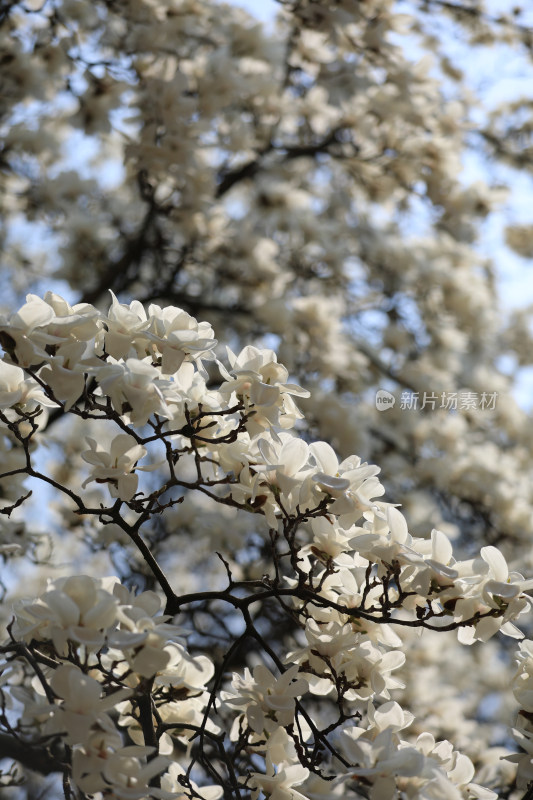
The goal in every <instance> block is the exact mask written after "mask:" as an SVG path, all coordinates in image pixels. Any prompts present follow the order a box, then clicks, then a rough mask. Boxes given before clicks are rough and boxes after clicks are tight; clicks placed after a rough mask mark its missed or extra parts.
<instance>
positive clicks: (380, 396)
mask: <svg viewBox="0 0 533 800" xmlns="http://www.w3.org/2000/svg"><path fill="white" fill-rule="evenodd" d="M395 402H396V398H395V397H394V395H393V394H391V393H390V392H387V390H386V389H378V390H377V392H376V408H377V410H378V411H388V410H389V409H390V408H392V407H393V406H394V404H395Z"/></svg>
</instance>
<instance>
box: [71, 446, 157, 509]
mask: <svg viewBox="0 0 533 800" xmlns="http://www.w3.org/2000/svg"><path fill="white" fill-rule="evenodd" d="M87 442H88V444H89V446H90V450H84V451H83V452H82V454H81V457H82V458H83V460H84V461H87V462H88V463H89V464H92V465H93V469H92V471H91V475H90V476H89V477H88V478H87V480H85V481H84V482H83V484H82V487H83V488H85V486H87V484H88V483H91V482H92V481H96V482H97V483H107V485H108V487H109V492H110V494H111V497H120V499H121V500H125V501H127V500H131V498H132V497H133V496H134V494H135V492H136V491H137V485H138V482H139V478H138V476H137V475H136V474H135V472H134V470H136V469H138V470H144V471H146V470H153V469H156V468H157V467H158V466H159V465H158V464H150V465H148V466H145V467H138V466H137V462H138V461H139V460H140V459H141V458H144V456H145V455H146V452H147V451H146V448H145V447H143V446H142V445H140V444H137V442H136V441H135V439H134V438H133V437H132V436H129V435H128V434H127V433H119V434H117V435H116V436H115V437H114V438H113V439H112V440H111V442H110V444H109V445H108V447H104V446H103V445H102V444H100V443H99V442H96V441H95V440H94V439H91V438H90V437H87Z"/></svg>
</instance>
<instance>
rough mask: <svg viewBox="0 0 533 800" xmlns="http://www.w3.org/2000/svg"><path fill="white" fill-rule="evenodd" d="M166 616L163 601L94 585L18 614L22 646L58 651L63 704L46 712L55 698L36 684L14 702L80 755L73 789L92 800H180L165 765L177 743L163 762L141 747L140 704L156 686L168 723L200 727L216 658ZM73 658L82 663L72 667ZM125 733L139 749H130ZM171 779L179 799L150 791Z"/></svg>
mask: <svg viewBox="0 0 533 800" xmlns="http://www.w3.org/2000/svg"><path fill="white" fill-rule="evenodd" d="M160 610H161V603H160V600H159V598H158V596H157V595H156V594H155V593H154V592H150V591H147V592H143V593H142V594H139V595H135V594H133V593H132V592H129V591H128V590H127V589H126V588H125V587H124V586H122V585H121V584H120V583H119V581H118V579H117V578H100V579H95V578H89V577H87V576H84V575H78V576H73V577H71V578H60V579H56V580H53V581H50V582H49V585H48V588H47V591H46V592H45V593H44V594H43V595H41V597H39V598H38V599H37V600H35V601H34V600H27V601H25V600H22V601H19V602H18V603H17V605H16V608H15V621H14V626H13V630H12V634H13V636H14V637H15V638H16V639H17V640H19V641H22V642H28V643H30V642H36V643H38V646H43V645H45V644H46V645H47V646H49V647H50V646H51V647H52V648H53V652H54V655H55V658H56V659H57V660H56V664H55V665H54V667H53V668H52V669H50V668H49V669H48V670H45V675H46V677H47V680H48V685H49V688H50V690H51V691H52V692H53V695H52V696H55V701H54V702H52V703H50V702H46V700H49V699H50V697H49V694H48V693H46V698H45V697H44V696H43V694H44V691H43V686H42V685H39V684H38V683H37V684H36V683H35V682H34V690H35V693H33V694H28V692H27V691H26V690H17V689H14V690H13V693H14V696H15V697H16V698H17V699H18V700H19V701H21V702H23V703H24V706H25V710H24V719H25V721H26V722H27V723H30V722H32V723H34V724H37V725H38V727H40V728H41V729H42V732H43V734H44V735H60V736H61V737H62V739H63V740H64V741H65V743H66V744H68V745H69V746H70V747H71V748H72V774H73V779H74V782H75V783H76V785H77V786H78V787H79V788H80V789H81V790H82V791H83V792H88V793H90V794H93V793H96V792H100V791H102V790H104V789H105V790H109V789H112V791H113V792H114V796H115V797H117V798H119V800H141V798H145V797H146V796H147V794H148V793H150V796H151V797H158V798H175V797H176V794H175V791H172V790H170V789H171V788H172V789H173V790H176V789H177V786H176V782H175V779H173V778H172V775H171V774H169V773H168V767H169V766H170V764H171V761H170V759H169V758H168V755H164V754H169V753H171V752H172V749H173V745H172V742H171V741H170V739H169V737H168V736H166V737H163V739H162V741H161V742H160V744H159V753H160V755H156V757H153V756H154V749H155V748H154V747H153V746H146V745H145V743H144V740H143V737H142V735H141V736H140V741H139V732H138V725H139V723H138V719H136V718H135V717H133V716H131V704H130V699H131V698H133V697H135V696H136V695H137V694H138V693H139V692H141V691H142V686H143V683H146V681H149V682H150V685H152V686H155V687H157V689H158V692H159V701H158V702H159V703H160V704H162V705H163V708H162V712H161V713H162V716H163V718H164V720H165V722H167V723H175V724H176V725H179V724H180V723H185V724H186V725H191V724H192V725H196V726H199V725H200V724H201V722H202V717H203V713H204V711H205V705H206V702H207V697H208V694H207V692H206V684H207V683H208V682H209V680H210V679H211V678H212V676H213V671H214V667H213V664H212V662H211V661H210V660H209V658H208V657H207V656H204V655H200V656H196V657H194V656H192V655H191V654H190V653H189V652H188V650H187V647H186V644H185V638H184V637H185V632H184V631H183V630H182V629H181V628H179V627H177V626H175V625H173V624H172V623H171V622H170V620H169V617H168V615H164V614H161V613H160ZM73 652H76V653H77V659H76V662H75V663H71V661H70V660H69V659H71V657H72V653H73ZM112 711H114V712H115V718H112V717H111V716H110V713H109V712H112ZM117 712H118V713H119V716H118V726H119V727H118V728H117V724H116V713H117ZM121 727H122V728H124V729H125V730H127V731H128V735H129V738H130V739H132V740H133V741H134V742H136V744H124V736H123V734H121V732H120V728H121ZM186 740H187V737H186V736H185V741H186ZM147 757H148V761H147ZM162 772H165V773H167V774H166V778H165V780H166V785H167V786H168V787H169V790H162V789H157V788H150V789H149V788H148V787H149V784H150V780H151V779H152V778H153V777H154V776H155V775H160V774H161V773H162Z"/></svg>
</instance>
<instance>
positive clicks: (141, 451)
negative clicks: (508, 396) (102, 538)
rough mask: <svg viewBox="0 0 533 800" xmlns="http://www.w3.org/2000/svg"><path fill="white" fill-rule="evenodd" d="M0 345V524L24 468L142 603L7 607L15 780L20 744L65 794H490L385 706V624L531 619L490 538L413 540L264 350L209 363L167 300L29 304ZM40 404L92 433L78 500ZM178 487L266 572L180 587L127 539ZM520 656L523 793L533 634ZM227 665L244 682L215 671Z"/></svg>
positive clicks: (490, 625)
mask: <svg viewBox="0 0 533 800" xmlns="http://www.w3.org/2000/svg"><path fill="white" fill-rule="evenodd" d="M0 335H1V337H2V342H3V346H4V349H5V351H6V356H5V359H4V361H2V362H1V363H0V385H1V389H2V391H1V393H0V406H1V411H0V421H1V423H2V426H3V428H2V435H3V439H2V441H3V449H4V464H3V470H2V476H1V477H2V481H3V484H4V482H5V485H7V487H9V488H8V489H7V490H6V493H8V494H11V495H13V496H14V497H18V499H17V500H15V502H14V503H13V504H11V505H10V506H7V507H5V508H4V513H5V514H7V515H8V516H10V514H11V512H12V511H13V510H14V509H15V508H16V507H17V506H18V505H20V504H24V502H25V500H26V497H27V496H26V497H25V496H24V495H23V491H24V490H23V487H22V486H21V483H22V480H23V479H24V478H25V477H26V476H31V477H32V478H34V479H37V480H39V481H43V482H45V483H48V484H49V485H51V486H53V488H54V489H55V490H56V491H57V492H58V493H60V495H62V497H63V499H64V501H65V505H66V506H67V507H68V508H69V509H71V513H73V514H74V515H77V516H79V517H83V519H84V520H85V521H86V523H87V524H88V525H89V526H91V527H93V528H94V529H98V528H100V527H101V528H102V529H103V530H104V531H105V529H106V528H109V527H112V529H113V533H112V536H115V535H116V533H117V532H118V533H119V534H121V535H122V536H123V537H125V538H126V539H127V540H129V541H130V542H131V544H132V545H133V547H134V548H135V550H136V552H137V555H138V557H139V558H140V559H142V561H143V562H144V564H145V566H146V569H147V570H148V571H149V573H150V574H151V577H152V582H153V585H154V586H155V587H157V589H158V590H159V592H157V591H153V590H148V591H144V592H135V591H132V590H130V589H128V588H127V587H126V586H124V585H122V584H121V582H120V580H119V578H117V577H104V578H101V577H97V578H96V577H89V576H88V575H69V576H68V577H60V578H55V579H54V578H52V579H50V580H49V582H48V585H47V588H46V590H45V591H44V592H43V593H42V594H41V595H40V596H38V597H31V598H28V599H25V598H24V599H21V600H19V601H18V602H17V603H16V605H15V609H14V619H13V620H12V622H10V624H9V625H8V628H7V632H8V641H7V642H6V644H5V645H4V646H3V647H2V648H1V652H2V654H3V656H4V667H3V673H2V678H3V681H2V698H3V702H2V707H3V715H2V718H1V723H2V725H3V727H4V729H5V735H6V737H8V744H7V746H8V749H9V750H11V752H12V753H13V755H16V756H18V757H19V758H20V759H21V760H22V761H23V762H26V763H29V765H30V766H31V760H30V759H31V755H28V752H29V753H30V754H31V752H32V750H33V749H36V750H37V753H38V758H39V760H40V761H41V762H43V763H44V764H45V765H46V768H47V769H56V770H60V771H62V773H63V789H64V793H65V796H66V797H67V798H70V797H87V796H91V797H94V796H98V797H106V796H110V797H116V798H124V800H141V798H147V797H150V798H168V799H169V800H170V798H176V797H203V798H217V797H222V796H223V795H226V796H227V797H245V796H248V795H249V793H250V792H252V795H253V796H254V797H257V796H259V794H260V793H262V795H263V796H265V797H272V798H280V799H281V800H283V799H284V798H287V800H289V798H305V797H311V798H312V797H322V796H326V797H330V796H331V797H334V796H344V795H345V794H353V795H354V796H359V797H369V798H374V799H375V800H379V799H380V798H394V797H400V796H401V797H412V798H442V800H447V799H448V798H480V800H481V799H482V798H485V800H489V799H490V798H496V797H497V794H496V793H494V792H493V791H491V790H489V789H485V788H483V787H482V786H480V785H478V784H477V783H474V782H473V779H474V772H475V770H474V766H473V763H472V761H471V759H470V758H469V757H468V756H467V755H465V754H463V753H461V752H460V751H458V750H456V749H454V745H453V743H452V742H450V741H447V740H445V739H444V740H440V741H439V740H437V739H436V738H435V736H434V735H433V732H432V731H431V730H425V729H424V721H423V720H419V721H418V724H419V725H421V728H422V732H420V733H419V734H418V736H411V735H409V734H405V733H404V729H406V728H410V727H411V726H412V725H413V723H414V715H413V713H412V712H411V711H409V710H408V709H406V708H404V707H402V704H401V703H400V702H398V701H397V700H394V699H393V698H392V694H394V693H395V690H397V689H401V688H402V686H403V682H402V680H401V678H400V677H399V672H400V671H401V668H402V667H403V665H404V663H405V662H406V659H407V657H408V652H407V654H406V647H405V644H406V643H405V641H404V639H403V638H402V635H401V632H402V630H403V629H407V630H412V629H418V630H420V631H423V630H424V629H426V630H430V631H433V632H435V633H445V632H447V631H457V634H458V638H459V641H460V642H463V643H466V644H471V643H472V642H474V641H482V642H486V641H487V640H489V639H490V638H491V637H492V636H493V635H494V634H495V633H497V632H498V631H501V632H502V633H504V634H507V635H509V636H512V637H520V636H521V634H520V631H519V630H518V629H517V628H516V627H515V625H514V622H513V621H514V620H516V619H517V618H518V617H520V616H521V615H522V614H524V612H528V611H529V610H530V607H531V601H530V599H529V598H528V596H527V594H526V591H527V589H528V588H530V587H533V580H530V581H527V580H524V578H523V576H522V575H520V574H519V573H516V572H509V569H508V566H507V563H506V560H505V558H504V556H503V555H502V553H501V552H500V550H498V549H497V548H496V547H494V546H490V545H489V546H485V547H483V548H481V551H480V554H479V556H477V557H476V558H473V559H468V560H461V559H459V560H457V559H456V558H455V557H454V555H453V550H452V545H451V543H450V541H449V539H448V537H447V536H446V535H445V534H444V533H443V532H441V531H438V530H433V531H432V532H431V536H430V537H427V538H420V537H414V536H412V535H410V534H409V532H408V527H407V524H406V521H405V518H404V517H403V515H402V513H401V512H400V511H399V510H398V508H397V507H396V506H395V505H394V504H391V503H388V502H386V501H384V500H382V499H380V498H381V497H382V495H383V494H384V489H383V486H382V485H381V484H380V482H379V480H378V478H377V473H378V472H379V469H378V468H377V467H374V466H372V465H369V464H367V463H363V462H361V459H360V458H359V457H357V456H349V457H348V458H346V459H344V460H342V461H339V459H338V458H337V455H336V453H335V451H334V450H333V449H332V447H331V446H330V445H329V444H327V443H326V442H323V441H315V442H311V443H308V442H307V441H305V439H304V438H303V437H302V436H301V435H300V434H299V432H298V429H297V427H296V426H297V423H298V422H299V421H300V420H301V418H302V414H301V412H300V411H299V409H298V407H297V405H296V403H295V400H294V397H306V395H307V394H308V392H307V391H305V390H304V389H302V388H301V387H300V386H297V385H295V384H292V383H289V382H288V373H287V370H286V368H285V367H284V366H283V365H282V364H280V363H278V361H277V359H276V355H275V353H274V352H273V351H272V350H268V349H265V348H263V349H260V348H256V347H253V346H251V345H249V346H246V347H245V348H244V349H243V350H241V352H240V353H239V354H238V355H236V354H234V353H233V352H232V351H231V350H230V349H229V348H228V352H227V364H224V363H223V362H221V361H219V360H218V359H217V358H216V357H215V355H214V348H215V345H216V342H215V339H214V338H213V331H212V329H211V326H210V325H209V324H207V323H202V322H200V323H198V322H197V321H196V320H195V319H194V318H193V317H191V316H189V314H187V313H186V312H185V311H183V310H181V309H177V308H174V307H173V306H167V307H166V308H164V309H162V308H161V307H160V306H157V305H151V306H150V307H149V309H148V311H147V312H146V311H145V310H144V308H143V306H142V305H141V304H140V303H138V302H136V301H134V302H133V303H131V304H130V305H129V306H127V305H124V304H120V303H119V302H118V301H117V299H116V298H115V297H113V302H112V304H111V307H110V308H109V311H108V312H107V313H102V312H98V311H97V310H96V308H95V307H94V306H92V305H90V304H88V303H81V304H78V305H75V306H73V307H72V306H70V305H69V304H68V303H67V302H66V301H65V300H63V299H62V298H61V297H59V296H58V295H55V294H52V293H48V294H47V295H45V298H44V300H41V299H40V298H39V297H37V296H36V295H28V299H27V302H26V304H25V305H24V306H22V308H21V309H20V310H19V311H18V312H16V313H15V314H13V315H12V316H10V317H9V318H5V319H4V320H3V321H2V323H1V326H0ZM209 366H213V367H216V368H218V373H219V376H220V379H219V380H218V381H216V384H215V381H214V380H212V379H211V380H210V379H209V373H208V371H207V367H209ZM228 367H229V369H228ZM47 407H50V408H51V409H54V410H55V409H58V410H59V413H60V414H61V415H72V416H74V417H77V418H78V419H79V420H81V422H82V425H83V427H84V428H85V429H86V431H87V433H89V432H92V429H93V428H96V429H97V430H98V433H97V434H94V435H95V436H97V437H98V438H97V439H95V438H92V437H91V436H86V442H87V445H88V447H87V449H83V448H82V449H81V458H82V459H83V460H84V461H85V462H86V463H87V464H88V465H89V468H88V477H87V478H86V479H85V480H84V481H83V483H82V485H81V487H77V486H72V485H63V484H62V483H61V482H60V481H59V480H56V479H55V478H54V477H51V476H50V474H49V473H48V472H47V471H46V470H43V469H42V468H40V467H39V466H38V464H37V461H38V460H39V459H38V451H39V442H40V440H41V439H46V430H45V431H43V433H41V432H40V429H41V422H42V419H43V417H44V420H46V417H45V416H44V414H43V409H44V408H47ZM52 413H54V411H52ZM45 425H46V422H44V426H45ZM145 461H146V463H142V462H145ZM139 462H141V464H139ZM143 470H148V471H152V470H153V471H154V476H153V479H152V480H151V481H142V482H140V480H139V478H140V477H141V476H140V475H139V472H141V471H143ZM92 482H96V483H98V484H101V485H102V487H103V489H104V495H103V497H100V502H95V500H93V499H92V496H91V493H90V491H91V490H89V491H86V487H87V486H88V485H90V484H92ZM189 494H199V495H200V496H201V497H203V498H205V499H206V501H207V507H208V508H212V509H213V513H217V506H227V507H229V508H230V509H231V510H232V511H234V512H235V514H236V515H239V517H242V516H243V515H244V517H250V516H251V515H253V516H254V517H259V518H260V519H261V521H262V522H263V523H264V524H263V525H260V526H258V527H261V528H263V529H264V531H265V534H266V535H265V538H264V542H263V546H262V551H263V552H262V555H263V561H262V563H263V564H264V565H265V566H264V569H265V570H266V571H265V573H264V574H263V575H261V576H258V577H255V578H253V579H252V578H243V577H242V576H241V575H240V574H239V573H240V570H238V565H234V564H233V563H231V561H230V560H228V559H231V558H232V557H233V555H232V554H231V553H230V554H228V553H225V552H218V553H217V555H218V558H219V559H220V561H221V563H222V564H223V566H224V571H225V579H224V581H223V582H222V585H220V587H219V588H216V587H214V586H209V587H206V588H202V589H199V590H196V591H192V592H183V591H182V587H181V585H180V584H181V577H180V575H179V573H178V574H176V573H175V571H173V572H172V573H171V572H170V571H167V570H165V568H164V566H163V565H162V564H161V561H160V559H158V558H157V556H156V555H154V552H153V551H152V549H151V547H150V546H149V544H148V540H149V538H150V533H149V532H150V530H151V529H152V528H153V526H154V520H155V519H157V518H159V517H160V516H161V515H165V514H167V512H169V511H172V512H173V517H174V519H175V520H176V522H178V524H179V510H178V511H177V513H176V511H175V509H176V507H178V509H179V505H180V504H182V503H183V502H184V499H185V497H186V496H187V495H189ZM145 529H147V530H148V535H146V534H145ZM3 549H4V550H5V551H6V552H7V553H10V552H11V551H12V549H13V545H12V544H6V545H3ZM161 598H163V599H161ZM199 612H201V616H199ZM273 623H275V625H276V626H277V627H278V628H281V630H282V632H281V633H280V634H278V636H277V637H276V638H277V641H276V642H275V643H273V642H272V641H271V637H270V635H268V634H267V631H268V629H269V628H270V627H271V626H272V624H273ZM213 641H216V642H218V646H217V647H214V645H213ZM216 650H219V651H220V652H219V654H218V657H217V653H216ZM519 658H520V669H519V671H518V672H517V674H516V677H515V682H514V689H515V694H516V697H517V699H518V701H519V703H520V704H521V706H522V708H521V712H520V714H521V715H520V716H519V722H518V724H517V728H516V731H515V736H516V737H517V739H518V741H519V742H520V743H522V742H523V743H524V744H525V748H526V752H525V753H524V754H522V755H518V756H515V757H514V760H516V761H518V770H519V773H518V774H519V781H520V783H521V784H524V783H527V781H528V779H529V778H530V777H531V775H532V767H533V763H532V761H531V753H532V748H531V746H529V748H528V744H529V742H530V734H531V712H532V711H533V705H532V700H531V698H532V697H533V674H532V673H533V642H530V641H526V642H523V643H522V644H521V650H520V653H519ZM248 660H249V661H250V665H251V664H254V666H253V669H251V668H249V667H248V666H242V668H240V669H238V670H237V671H236V672H234V673H233V674H232V673H231V670H232V667H234V665H235V663H237V664H239V663H244V662H246V661H248ZM412 677H413V676H411V678H412ZM391 693H392V694H391ZM27 748H29V751H28V749H27ZM24 750H26V753H25V754H24V752H23V751H24ZM19 751H20V752H19ZM10 777H13V773H8V776H7V778H8V781H9V778H10ZM295 787H299V788H297V789H296V788H295Z"/></svg>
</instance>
